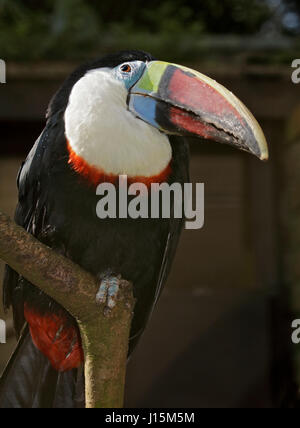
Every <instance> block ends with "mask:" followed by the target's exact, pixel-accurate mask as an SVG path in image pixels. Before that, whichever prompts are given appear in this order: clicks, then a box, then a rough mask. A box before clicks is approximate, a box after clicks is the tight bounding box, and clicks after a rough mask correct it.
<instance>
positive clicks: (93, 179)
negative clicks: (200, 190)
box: [67, 141, 172, 187]
mask: <svg viewBox="0 0 300 428" xmlns="http://www.w3.org/2000/svg"><path fill="white" fill-rule="evenodd" d="M67 147H68V152H69V161H68V163H69V164H70V165H71V167H72V168H73V169H74V171H76V172H77V173H78V174H80V175H81V176H82V177H84V178H85V179H86V180H87V181H88V182H89V183H90V184H92V185H94V186H95V187H97V186H98V184H100V183H113V184H116V183H117V182H118V180H119V176H118V175H113V174H106V173H105V172H104V171H101V170H100V169H98V168H96V167H94V166H91V165H89V164H88V163H87V162H86V161H85V160H84V159H82V158H81V157H80V156H78V155H77V154H76V153H75V152H74V150H73V149H72V147H71V145H70V143H69V142H68V141H67ZM171 172H172V170H171V165H170V163H169V165H168V166H167V167H166V168H165V169H164V170H163V171H162V172H161V173H160V174H157V175H155V176H152V177H143V176H136V177H128V183H129V184H132V183H143V184H145V185H146V186H147V187H150V186H151V184H152V183H163V182H165V181H167V180H168V178H169V176H170V175H171Z"/></svg>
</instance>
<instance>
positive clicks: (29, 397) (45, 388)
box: [0, 327, 84, 408]
mask: <svg viewBox="0 0 300 428" xmlns="http://www.w3.org/2000/svg"><path fill="white" fill-rule="evenodd" d="M80 407H84V378H83V371H82V369H81V368H79V369H74V370H70V371H66V372H58V371H56V370H54V369H53V367H52V366H51V364H50V362H49V361H48V359H47V358H46V357H45V356H44V355H43V354H42V353H41V352H40V351H39V350H38V349H37V348H36V347H35V345H34V344H33V342H32V339H31V335H30V333H29V329H28V327H25V329H24V331H23V333H22V335H21V338H20V340H19V343H18V345H17V348H16V350H15V352H14V354H13V356H12V357H11V360H10V361H9V363H8V365H7V367H6V369H5V371H4V374H3V376H2V378H1V381H0V408H80Z"/></svg>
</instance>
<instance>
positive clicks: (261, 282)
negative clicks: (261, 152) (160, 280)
mask: <svg viewBox="0 0 300 428" xmlns="http://www.w3.org/2000/svg"><path fill="white" fill-rule="evenodd" d="M299 47H300V5H299V4H298V2H297V1H287V0H286V1H280V0H270V1H263V0H262V1H258V0H257V1H256V0H247V1H246V0H245V1H244V0H240V1H239V0H225V1H222V2H220V1H217V0H205V1H186V0H170V1H158V0H152V1H151V2H150V1H148V0H144V1H143V2H140V1H137V0H127V1H126V2H121V1H120V2H114V3H111V2H103V1H96V0H94V1H84V0H72V1H71V0H55V1H40V0H39V1H38V0H25V1H22V2H20V1H16V0H0V58H2V59H4V60H5V61H6V62H7V84H5V85H4V84H2V85H0V127H1V144H0V207H1V210H3V211H5V212H7V213H9V214H11V215H12V214H13V211H14V207H15V204H16V185H15V177H16V174H17V171H18V167H19V164H20V162H21V160H22V159H23V158H24V157H25V156H26V154H27V152H28V151H29V150H30V148H31V146H32V144H33V143H34V141H35V139H36V138H37V137H38V136H39V134H40V132H41V131H42V129H43V126H44V124H45V119H44V117H45V111H46V108H47V103H48V101H49V100H50V98H51V96H52V95H53V93H54V92H55V91H56V90H57V88H58V87H59V85H60V84H61V82H62V81H63V79H64V78H65V77H66V76H67V75H68V73H69V72H71V71H72V69H73V68H74V67H75V66H76V65H78V64H79V63H80V62H82V61H84V60H86V59H88V58H91V57H96V56H100V55H102V54H104V53H107V52H111V51H117V50H119V49H125V48H135V49H143V50H148V51H150V52H151V53H152V54H154V55H155V56H156V57H157V58H159V59H162V60H170V61H172V62H175V61H177V62H180V63H182V64H185V65H188V66H191V67H192V68H195V69H197V70H199V71H201V72H203V73H205V74H208V75H209V76H211V77H213V78H215V79H217V80H218V81H220V83H223V84H224V85H225V86H226V87H228V88H229V89H230V90H232V91H233V92H235V93H236V95H238V96H239V97H240V98H241V99H242V100H243V101H244V102H245V103H246V105H247V106H248V107H249V108H250V109H251V110H252V111H253V113H254V114H255V116H256V117H257V119H258V120H259V121H260V123H261V125H262V127H263V129H264V131H265V134H266V136H267V139H268V142H269V145H270V152H271V158H270V161H269V162H268V163H261V162H259V161H258V160H256V159H254V158H252V157H251V156H249V155H247V154H244V153H239V152H237V151H234V150H232V149H230V148H227V147H222V146H220V145H218V144H215V143H202V144H199V142H198V141H191V153H192V159H191V173H192V179H193V181H194V182H204V183H205V189H206V190H205V192H206V195H205V202H206V205H205V216H206V221H205V227H204V228H203V229H202V230H199V231H185V232H184V234H183V236H182V239H181V242H180V246H179V250H178V253H177V256H176V260H175V263H174V266H173V269H172V272H171V275H170V278H169V281H168V284H167V287H166V289H165V292H164V293H163V296H162V298H161V300H160V302H159V304H158V306H157V309H156V311H155V312H154V315H153V318H152V320H151V322H150V323H149V326H148V329H147V331H146V333H145V335H144V337H143V339H142V340H141V343H140V345H139V346H138V349H137V351H136V352H135V354H134V356H133V357H132V359H131V361H130V363H129V369H128V380H127V394H126V405H127V406H130V407H143V406H144V407H168V406H169V407H281V406H285V407H287V406H289V407H294V406H296V405H297V403H296V400H297V394H296V393H297V389H298V386H297V380H298V379H300V375H299V370H298V367H300V364H299V363H298V355H297V354H298V349H297V346H295V345H292V343H291V327H290V325H291V324H290V323H291V320H292V319H293V318H300V317H299V314H300V304H297V302H298V301H299V298H298V299H297V296H298V294H299V293H298V294H297V293H296V292H295V289H297V285H298V283H297V281H296V282H295V284H291V283H290V282H289V281H287V279H286V278H289V277H290V276H291V275H289V270H291V269H292V268H291V267H290V265H287V264H286V263H285V255H286V253H287V252H288V251H289V242H290V241H289V240H286V239H285V229H286V223H287V222H288V221H289V220H287V217H284V216H282V215H281V212H282V208H281V207H282V202H281V201H282V199H284V196H285V193H286V191H287V190H286V183H285V176H286V170H289V169H290V168H295V169H297V168H298V165H299V163H297V162H298V160H299V158H298V159H295V160H293V165H290V164H288V165H287V164H286V163H285V162H284V158H285V153H286V152H287V151H288V149H287V141H288V139H289V137H288V135H287V131H286V129H287V124H289V123H290V128H289V129H290V130H291V129H292V131H290V132H291V133H292V135H294V134H295V133H296V134H297V132H298V131H299V128H300V127H299V125H298V123H300V121H299V120H297V118H298V116H297V115H296V116H295V114H296V113H295V109H296V108H297V105H298V103H299V95H300V85H294V84H293V83H292V81H291V73H292V71H293V70H292V68H291V63H292V60H293V59H295V58H298V57H299V56H300V55H299ZM295 117H296V119H295ZM291 118H294V119H291ZM294 129H295V132H294ZM297 135H299V134H297ZM288 218H289V217H288ZM1 269H2V265H1ZM1 272H2V271H1ZM1 272H0V276H2V273H1ZM0 317H1V318H3V319H4V318H5V319H6V320H7V321H8V327H9V329H8V335H9V340H8V343H7V344H6V345H0V371H1V370H2V369H3V368H4V365H5V363H6V361H7V359H8V357H9V355H10V353H11V350H12V349H13V347H14V345H15V341H14V338H13V331H12V327H11V317H10V314H6V315H5V314H4V313H3V312H2V309H1V310H0Z"/></svg>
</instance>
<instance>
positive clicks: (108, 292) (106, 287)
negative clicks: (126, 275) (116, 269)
mask: <svg viewBox="0 0 300 428" xmlns="http://www.w3.org/2000/svg"><path fill="white" fill-rule="evenodd" d="M121 281H122V279H121V276H120V275H119V276H112V275H107V276H105V277H103V278H102V280H101V284H100V287H99V291H98V293H97V295H96V302H97V303H98V304H99V305H105V308H104V315H109V314H110V313H111V311H112V310H113V308H114V307H115V306H116V303H117V297H118V293H119V290H120V284H121Z"/></svg>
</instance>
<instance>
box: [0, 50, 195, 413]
mask: <svg viewBox="0 0 300 428" xmlns="http://www.w3.org/2000/svg"><path fill="white" fill-rule="evenodd" d="M134 60H140V61H150V60H152V57H151V56H150V55H148V54H146V53H143V52H137V51H132V52H122V53H120V54H117V55H112V56H107V57H105V58H103V59H101V60H98V61H96V62H92V63H90V64H87V65H85V66H83V67H81V68H79V69H78V70H77V71H76V72H75V73H73V74H72V75H71V76H70V77H69V78H68V79H67V80H66V82H65V84H64V85H63V86H62V88H61V89H60V90H59V92H58V93H57V94H56V96H55V97H54V98H53V100H52V101H51V103H50V106H49V109H48V113H47V124H46V127H45V129H44V131H43V132H42V134H41V136H40V138H39V139H38V140H37V142H36V144H35V145H34V147H33V149H32V151H31V152H30V154H29V156H28V158H27V160H26V161H25V163H24V164H23V166H22V168H21V170H20V173H19V176H18V189H19V203H18V206H17V209H16V215H15V220H16V222H17V223H18V224H19V225H21V226H23V227H24V228H25V229H26V230H27V231H28V232H29V233H31V234H32V235H34V236H35V237H37V239H39V240H40V241H41V242H43V243H45V244H47V245H48V246H50V247H52V248H53V249H54V250H55V251H57V252H59V253H61V254H64V255H65V256H67V257H69V258H70V259H72V260H73V261H74V262H76V263H77V264H79V265H80V266H82V267H83V268H84V269H86V270H87V271H89V272H91V273H92V274H94V275H96V276H97V277H98V278H100V277H101V275H102V274H103V273H104V272H107V271H110V272H113V273H114V274H121V275H122V277H123V278H125V279H127V280H129V281H132V282H133V284H134V294H135V296H136V298H137V304H136V308H135V314H134V319H133V324H132V330H131V340H130V352H132V350H133V348H134V346H135V345H136V343H137V341H138V339H139V338H140V335H141V334H142V332H143V330H144V328H145V326H146V323H147V320H148V317H149V314H150V313H151V311H152V308H153V305H154V303H155V302H156V299H157V297H158V294H159V293H160V292H161V289H162V286H163V285H164V283H165V281H166V278H167V276H168V273H169V270H170V267H171V263H172V260H173V257H174V254H175V250H176V247H177V243H178V239H179V236H180V231H181V229H182V226H183V220H182V219H174V218H171V219H136V220H132V219H120V220H115V219H106V220H99V218H98V217H97V216H96V204H97V202H98V201H99V196H96V192H95V188H94V187H93V186H90V184H89V183H87V182H86V181H85V179H84V178H82V177H81V176H79V175H78V174H77V173H76V172H75V171H74V170H73V169H72V168H71V166H70V165H69V163H68V151H67V145H66V138H65V128H64V112H65V109H66V106H67V103H68V98H69V95H70V92H71V89H72V87H73V85H74V84H75V83H76V81H77V80H78V79H80V78H81V77H82V76H83V75H84V74H85V73H86V71H87V70H89V69H93V68H100V67H114V66H116V65H118V64H121V63H123V62H126V61H134ZM178 140H179V138H178V137H171V138H170V142H171V146H172V151H173V155H172V161H171V168H172V173H171V175H170V176H169V178H168V182H169V183H172V182H178V183H185V182H188V181H189V172H188V147H187V144H186V143H183V141H182V139H181V138H180V142H179V141H178ZM24 302H29V304H30V306H32V307H34V308H36V309H37V310H38V311H39V312H41V313H61V312H63V313H65V310H64V309H63V308H61V307H60V306H59V305H58V304H57V303H56V302H54V301H53V300H52V299H51V298H49V297H48V296H46V295H45V294H44V293H43V292H42V291H40V290H39V289H37V288H36V287H34V286H33V285H32V284H30V283H29V282H28V281H26V280H25V279H24V278H21V277H20V276H19V275H18V274H17V273H16V272H14V271H13V270H12V269H11V268H9V267H7V268H6V275H5V279H4V305H5V307H9V306H11V305H12V307H13V311H14V320H15V327H16V330H17V332H18V334H20V333H21V331H22V328H23V326H24V322H25V320H24V311H23V307H24ZM67 318H68V322H69V323H70V324H74V323H75V320H73V318H72V317H71V316H70V315H68V316H67ZM99 340H101V337H99ZM37 371H38V372H39V375H38V376H39V382H33V381H32V379H33V378H34V377H37ZM80 373H81V369H78V370H73V371H71V372H65V373H58V372H56V371H55V370H54V369H53V368H52V367H50V364H49V362H48V361H47V359H46V357H44V356H43V355H42V354H41V353H40V352H39V351H38V350H37V349H36V348H35V347H34V345H33V344H32V341H31V338H30V335H29V333H28V329H26V328H25V330H23V333H22V334H21V341H20V344H19V347H18V349H17V350H16V352H15V354H14V356H13V358H12V360H11V362H10V364H9V366H8V368H7V370H6V373H5V374H4V376H3V379H2V382H1V385H0V407H41V406H42V407H74V406H76V405H79V406H81V405H82V404H83V399H84V398H83V393H82V390H83V388H82V384H83V378H82V376H81V375H80ZM45 382H46V383H48V385H50V386H51V387H50V386H49V387H48V388H42V387H41V384H43V383H45ZM20 383H21V384H22V390H21V391H20V388H19V387H18V386H17V385H20ZM62 385H63V386H62ZM62 390H63V391H65V392H64V393H62V392H61V391H62ZM67 390H68V391H69V392H66V391H67ZM70 397H72V398H71V399H70ZM78 397H81V398H78Z"/></svg>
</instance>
